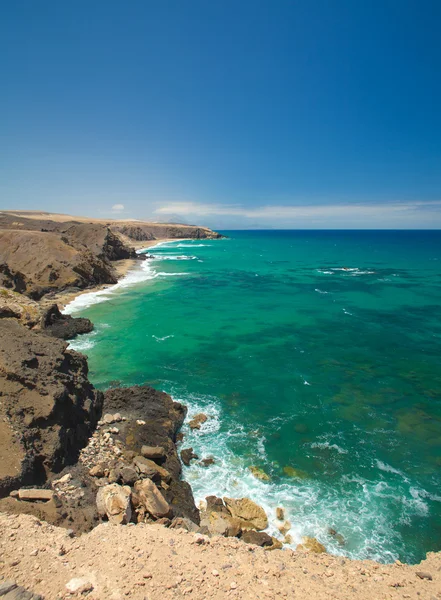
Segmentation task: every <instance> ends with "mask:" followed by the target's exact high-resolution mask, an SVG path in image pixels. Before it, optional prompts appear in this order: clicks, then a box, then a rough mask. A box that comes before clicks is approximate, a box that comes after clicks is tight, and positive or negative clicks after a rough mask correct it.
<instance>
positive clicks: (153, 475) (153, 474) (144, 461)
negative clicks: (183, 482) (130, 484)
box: [133, 456, 171, 481]
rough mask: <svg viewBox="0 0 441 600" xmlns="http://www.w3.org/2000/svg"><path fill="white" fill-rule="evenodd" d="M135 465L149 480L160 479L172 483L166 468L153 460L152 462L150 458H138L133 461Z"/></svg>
mask: <svg viewBox="0 0 441 600" xmlns="http://www.w3.org/2000/svg"><path fill="white" fill-rule="evenodd" d="M133 464H134V465H135V467H136V468H137V469H138V471H139V472H140V473H141V474H142V475H145V476H146V477H148V478H149V479H158V478H160V479H163V480H164V481H170V479H171V475H170V473H169V472H168V471H167V469H164V467H161V466H159V465H157V464H156V463H155V462H153V460H150V459H149V458H144V456H136V457H135V458H134V459H133Z"/></svg>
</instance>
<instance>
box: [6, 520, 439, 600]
mask: <svg viewBox="0 0 441 600" xmlns="http://www.w3.org/2000/svg"><path fill="white" fill-rule="evenodd" d="M440 568H441V557H440V556H439V555H437V554H429V555H428V559H427V560H426V561H424V562H423V563H421V565H418V566H408V565H402V564H401V563H400V564H394V565H387V566H385V565H380V564H377V563H373V562H370V561H363V562H359V561H350V560H346V559H342V558H337V557H333V556H329V555H327V554H305V553H303V552H293V551H292V550H274V551H271V552H268V551H265V550H263V549H262V548H258V547H257V546H251V545H247V544H244V543H243V542H240V541H239V540H236V539H234V538H221V537H215V538H211V539H209V538H205V536H200V535H199V534H193V533H188V532H186V531H184V530H181V529H174V530H173V529H166V528H165V527H162V526H161V525H146V524H139V525H131V526H121V525H109V524H102V525H100V526H98V527H96V528H95V529H94V530H93V531H91V532H90V533H88V534H85V535H83V536H81V537H79V538H71V537H69V533H68V532H67V530H65V529H60V528H57V527H54V526H52V525H48V524H47V523H44V522H40V521H38V520H37V519H36V518H35V517H31V516H29V515H16V516H14V515H6V514H3V513H0V583H1V582H2V578H3V580H12V581H15V582H16V583H18V584H19V585H22V586H24V587H25V588H27V589H30V590H32V591H34V592H36V593H39V594H42V595H43V596H44V598H46V599H53V598H62V597H66V598H67V597H72V595H71V594H69V593H68V592H67V589H66V584H67V583H68V582H69V581H71V580H72V579H73V578H83V585H85V586H86V587H88V588H89V589H90V588H91V587H92V586H93V589H92V590H90V592H89V593H88V595H87V597H88V598H89V599H90V600H93V599H104V598H105V599H106V600H107V599H109V598H112V599H113V600H119V599H123V598H126V597H129V598H134V599H138V598H139V599H142V600H143V599H148V600H159V599H160V600H168V599H170V600H171V599H176V598H182V597H188V598H191V599H192V600H193V599H194V600H199V599H200V600H202V599H205V598H214V599H216V600H220V599H224V598H241V599H242V598H243V599H250V600H251V599H253V600H254V599H260V598H261V599H268V598H301V599H303V598H305V599H306V598H308V599H317V598H320V599H322V598H323V599H325V598H326V599H328V598H339V599H340V598H341V599H343V598H344V599H349V598H350V599H357V600H359V599H360V600H362V599H366V600H367V599H369V600H372V599H374V600H376V599H383V598H410V599H415V600H416V599H428V600H437V599H439V598H441V572H440ZM418 573H419V575H418ZM421 577H423V578H421ZM424 577H432V579H428V578H424ZM77 595H79V594H78V593H77Z"/></svg>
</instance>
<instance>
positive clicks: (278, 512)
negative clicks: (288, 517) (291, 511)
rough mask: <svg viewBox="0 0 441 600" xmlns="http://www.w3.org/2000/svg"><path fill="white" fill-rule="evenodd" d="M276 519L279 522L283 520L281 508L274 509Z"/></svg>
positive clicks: (283, 514) (283, 513)
mask: <svg viewBox="0 0 441 600" xmlns="http://www.w3.org/2000/svg"><path fill="white" fill-rule="evenodd" d="M276 518H277V519H278V520H279V521H283V520H284V519H285V511H284V510H283V508H280V507H279V506H278V507H277V508H276Z"/></svg>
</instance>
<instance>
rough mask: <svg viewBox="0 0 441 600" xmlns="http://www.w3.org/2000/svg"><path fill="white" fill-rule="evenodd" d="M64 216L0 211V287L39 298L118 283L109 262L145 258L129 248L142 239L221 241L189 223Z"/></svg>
mask: <svg viewBox="0 0 441 600" xmlns="http://www.w3.org/2000/svg"><path fill="white" fill-rule="evenodd" d="M25 215H28V216H25ZM62 217H63V216H62V215H61V216H60V215H50V214H43V213H37V214H32V215H31V216H29V214H28V213H13V212H8V211H3V212H0V285H2V286H4V287H6V288H8V289H11V290H13V291H16V292H19V293H23V294H26V295H27V296H29V297H30V298H33V299H35V300H38V299H40V298H41V297H42V296H44V295H46V294H48V293H50V292H56V291H59V290H65V289H69V288H79V289H84V288H87V287H92V286H96V285H101V284H112V283H116V281H117V277H116V273H115V269H114V268H113V265H112V263H113V262H114V261H117V260H122V259H128V258H131V259H137V260H143V259H144V258H145V256H139V255H137V254H136V251H135V249H134V248H133V245H137V246H139V245H140V244H141V245H142V242H143V241H145V240H154V239H164V238H198V239H199V238H209V237H210V238H216V237H222V236H220V235H219V234H217V233H215V232H213V231H211V230H210V229H206V228H203V227H194V226H190V225H170V224H157V223H143V222H141V221H134V222H123V221H111V220H110V221H99V220H87V219H81V218H79V219H78V220H76V219H74V218H73V217H67V216H66V217H65V218H62Z"/></svg>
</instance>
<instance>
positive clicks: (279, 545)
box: [264, 536, 283, 550]
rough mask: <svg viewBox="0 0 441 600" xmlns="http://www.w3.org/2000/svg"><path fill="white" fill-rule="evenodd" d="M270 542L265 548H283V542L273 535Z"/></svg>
mask: <svg viewBox="0 0 441 600" xmlns="http://www.w3.org/2000/svg"><path fill="white" fill-rule="evenodd" d="M271 541H272V544H271V545H270V546H265V548H264V549H265V550H281V549H282V548H283V544H282V542H281V541H280V540H278V539H277V538H275V537H273V536H272V537H271Z"/></svg>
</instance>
